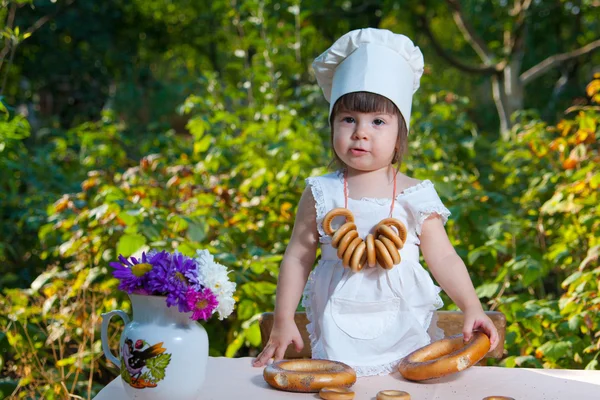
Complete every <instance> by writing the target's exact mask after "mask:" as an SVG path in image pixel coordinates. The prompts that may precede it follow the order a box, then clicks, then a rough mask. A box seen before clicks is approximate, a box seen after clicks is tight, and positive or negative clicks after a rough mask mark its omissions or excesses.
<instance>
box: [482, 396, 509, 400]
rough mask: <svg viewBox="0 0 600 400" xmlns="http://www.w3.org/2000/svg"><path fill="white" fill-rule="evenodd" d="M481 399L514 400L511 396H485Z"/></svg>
mask: <svg viewBox="0 0 600 400" xmlns="http://www.w3.org/2000/svg"><path fill="white" fill-rule="evenodd" d="M482 400H515V399H514V398H512V397H507V396H487V397H484V398H483V399H482Z"/></svg>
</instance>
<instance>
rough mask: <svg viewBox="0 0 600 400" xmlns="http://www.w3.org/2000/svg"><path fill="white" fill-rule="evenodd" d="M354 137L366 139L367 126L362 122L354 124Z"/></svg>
mask: <svg viewBox="0 0 600 400" xmlns="http://www.w3.org/2000/svg"><path fill="white" fill-rule="evenodd" d="M354 138H355V139H367V138H368V127H366V126H364V125H363V124H356V128H355V129H354Z"/></svg>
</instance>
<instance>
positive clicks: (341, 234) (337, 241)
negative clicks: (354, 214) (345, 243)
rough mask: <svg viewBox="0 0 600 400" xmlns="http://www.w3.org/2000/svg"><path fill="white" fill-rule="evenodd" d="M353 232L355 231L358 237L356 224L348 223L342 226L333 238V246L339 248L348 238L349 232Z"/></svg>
mask: <svg viewBox="0 0 600 400" xmlns="http://www.w3.org/2000/svg"><path fill="white" fill-rule="evenodd" d="M352 231H355V232H356V235H357V236H358V231H357V230H356V224H355V223H354V222H346V223H345V224H344V225H342V226H340V227H339V228H338V230H337V231H335V233H334V234H333V237H332V238H331V246H332V247H333V248H337V247H338V246H339V245H340V241H341V240H342V239H343V238H344V236H346V234H348V232H352Z"/></svg>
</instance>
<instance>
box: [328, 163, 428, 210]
mask: <svg viewBox="0 0 600 400" xmlns="http://www.w3.org/2000/svg"><path fill="white" fill-rule="evenodd" d="M336 175H337V177H338V179H339V181H340V183H341V184H342V185H343V184H344V172H343V171H342V170H338V171H336ZM430 186H433V182H431V181H430V180H429V179H425V180H424V181H422V182H419V183H417V184H416V185H413V186H411V187H408V188H406V189H404V190H403V191H401V192H400V193H398V194H397V195H396V200H399V199H400V198H401V197H402V196H406V195H408V194H411V193H414V192H417V191H419V190H422V189H425V188H427V187H430ZM352 200H354V199H352ZM390 200H391V198H389V197H361V198H360V199H359V200H358V201H369V202H372V203H376V204H378V205H380V206H383V205H387V204H388V203H389V202H390Z"/></svg>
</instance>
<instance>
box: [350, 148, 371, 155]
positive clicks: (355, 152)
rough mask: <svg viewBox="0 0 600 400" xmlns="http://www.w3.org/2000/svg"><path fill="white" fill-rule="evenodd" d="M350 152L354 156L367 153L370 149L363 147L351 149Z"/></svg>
mask: <svg viewBox="0 0 600 400" xmlns="http://www.w3.org/2000/svg"><path fill="white" fill-rule="evenodd" d="M350 153H352V155H353V156H362V155H364V154H367V153H368V151H366V150H363V149H350Z"/></svg>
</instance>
